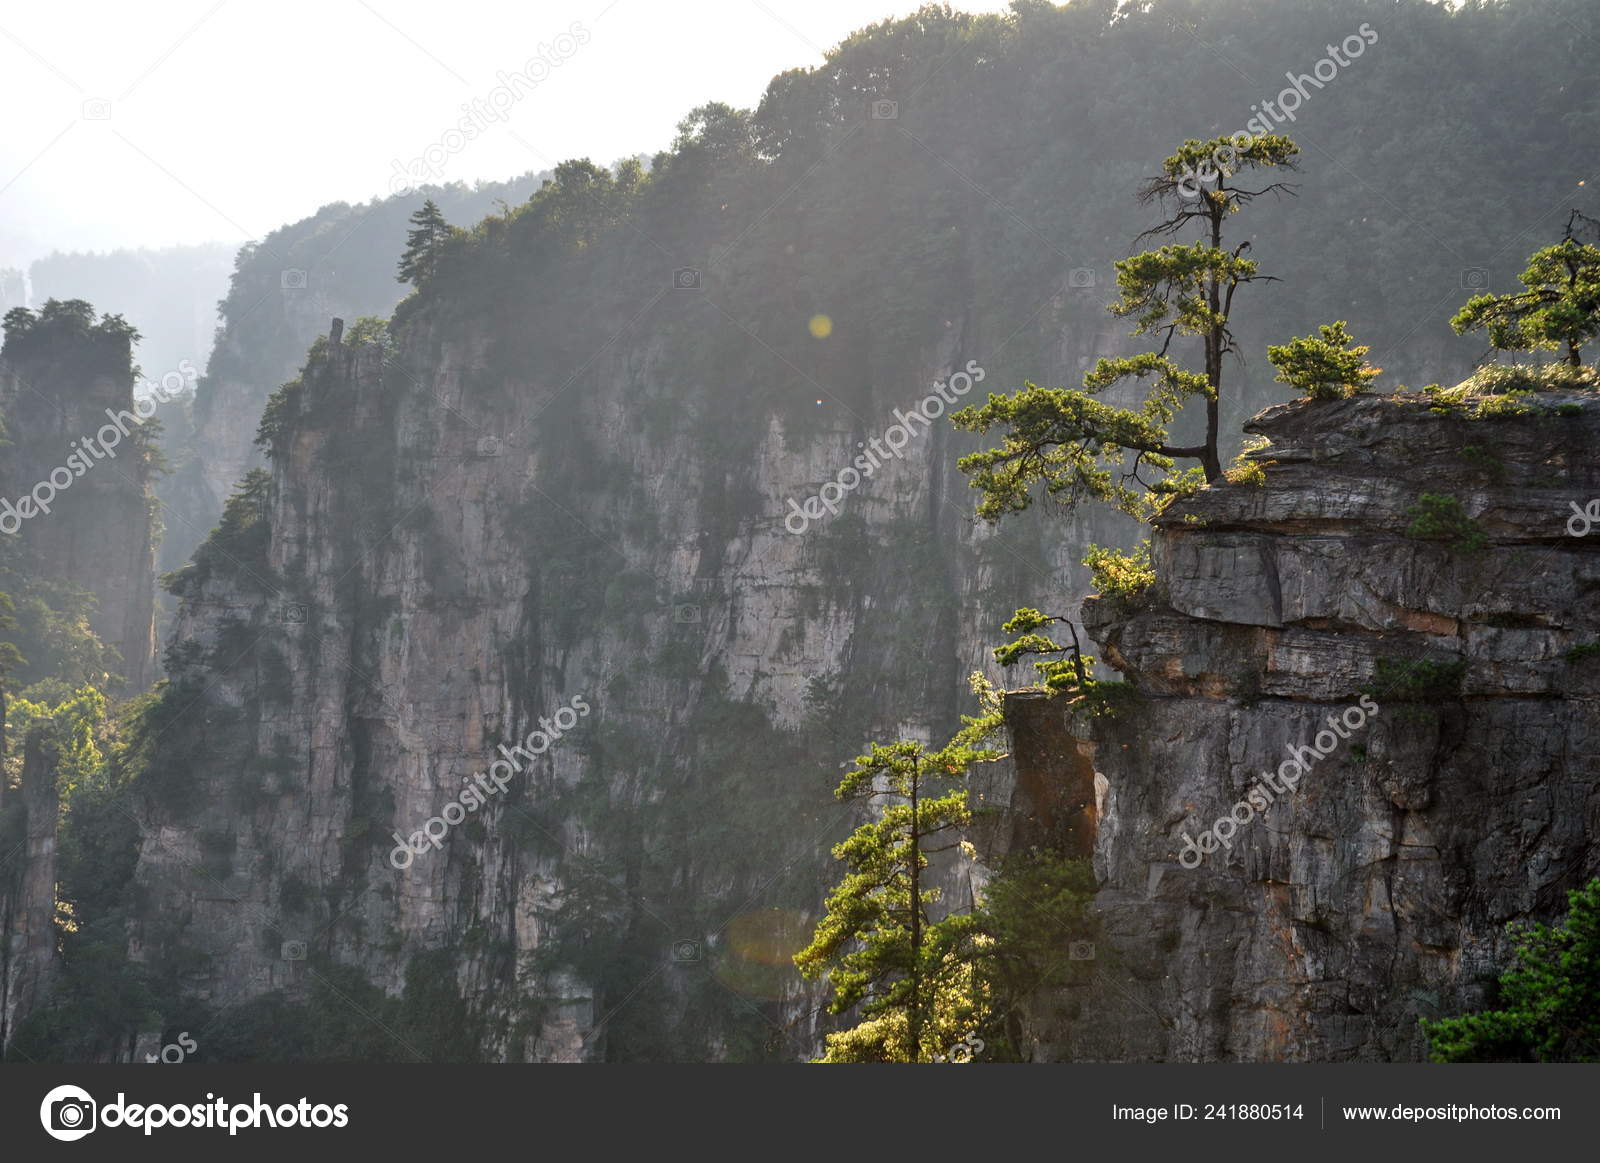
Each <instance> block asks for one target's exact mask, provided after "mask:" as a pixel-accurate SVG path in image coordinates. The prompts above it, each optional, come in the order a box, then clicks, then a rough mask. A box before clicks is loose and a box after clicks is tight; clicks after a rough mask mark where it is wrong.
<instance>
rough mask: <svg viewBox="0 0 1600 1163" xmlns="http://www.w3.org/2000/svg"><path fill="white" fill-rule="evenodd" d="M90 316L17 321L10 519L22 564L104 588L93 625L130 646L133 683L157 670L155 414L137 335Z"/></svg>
mask: <svg viewBox="0 0 1600 1163" xmlns="http://www.w3.org/2000/svg"><path fill="white" fill-rule="evenodd" d="M47 312H48V308H47ZM91 316H92V312H91ZM79 322H81V321H76V320H70V319H62V320H54V319H52V318H50V317H48V315H47V317H44V318H41V319H40V320H39V321H38V322H37V323H35V324H33V325H32V327H31V329H27V330H26V331H24V330H23V329H22V328H19V329H17V330H15V331H8V335H7V341H6V346H5V349H4V353H3V356H0V416H3V417H4V422H5V431H6V436H7V438H8V440H9V442H10V443H9V445H8V446H7V447H5V448H4V449H3V450H0V501H3V502H4V503H5V504H6V505H7V506H9V507H8V508H6V509H5V512H4V515H3V516H0V523H3V526H4V530H5V532H6V533H8V534H13V533H14V534H15V535H16V538H17V542H18V543H19V549H20V552H19V556H18V558H17V566H18V568H19V569H20V570H21V571H22V572H24V573H26V574H27V575H29V576H31V577H34V578H38V579H59V580H60V581H61V582H64V583H66V584H68V585H71V586H74V587H77V588H78V589H82V590H86V591H88V592H89V593H91V594H93V595H94V597H95V600H96V603H97V607H96V609H95V611H94V612H93V614H92V615H91V616H90V623H91V625H92V627H93V629H94V630H95V632H96V633H97V634H98V635H99V637H100V639H101V640H102V641H103V642H105V643H106V644H107V645H109V646H112V647H114V648H115V649H116V650H117V651H118V653H119V654H120V655H121V656H122V662H121V666H120V674H121V676H122V677H123V679H124V680H125V681H126V687H125V688H124V690H125V691H127V692H130V693H131V692H137V691H140V690H143V689H144V688H145V687H147V686H149V685H150V683H151V682H152V681H154V678H155V673H154V670H155V598H154V594H155V548H154V540H155V531H154V518H153V517H152V514H151V500H150V491H149V483H150V481H149V475H150V474H149V467H148V463H147V461H146V458H145V453H144V447H143V445H144V436H145V433H144V432H142V431H141V429H140V424H141V422H142V419H143V418H146V417H148V415H150V413H148V412H147V413H145V414H144V416H141V415H139V414H137V413H136V412H135V408H134V398H133V370H132V363H131V357H130V353H129V340H128V337H127V335H126V334H125V333H123V332H121V331H120V330H119V329H117V328H114V327H109V326H108V325H107V324H92V323H84V324H82V325H81V326H80V325H78V324H79ZM108 322H109V321H108ZM91 445H92V447H93V449H94V451H90V448H89V446H91ZM40 502H42V505H41V504H40ZM36 505H37V506H39V510H42V509H43V507H44V506H48V508H49V511H48V512H44V511H39V510H36V509H35V506H36ZM23 509H26V510H27V513H26V514H24V513H23V512H22V510H23ZM30 514H31V515H30Z"/></svg>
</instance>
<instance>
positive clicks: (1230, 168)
mask: <svg viewBox="0 0 1600 1163" xmlns="http://www.w3.org/2000/svg"><path fill="white" fill-rule="evenodd" d="M1299 152H1300V151H1299V148H1298V147H1297V146H1296V145H1295V144H1294V142H1292V141H1290V140H1289V139H1288V138H1287V137H1283V136H1280V135H1263V136H1260V137H1253V138H1250V139H1249V140H1248V141H1247V142H1245V143H1243V144H1240V143H1239V142H1238V139H1237V138H1222V137H1219V138H1216V139H1214V140H1211V141H1194V140H1190V141H1186V142H1184V143H1183V145H1182V147H1180V148H1179V150H1178V151H1177V152H1176V153H1174V154H1173V155H1172V156H1170V157H1168V158H1167V159H1166V161H1165V162H1163V163H1162V167H1161V172H1160V173H1158V174H1155V175H1154V176H1153V177H1151V178H1149V179H1147V180H1146V182H1145V183H1144V185H1143V186H1142V187H1141V188H1140V190H1139V200H1140V202H1141V203H1144V204H1146V205H1148V204H1152V203H1154V204H1158V205H1161V206H1163V207H1166V208H1168V211H1169V213H1168V216H1167V217H1166V218H1165V219H1163V220H1162V221H1161V222H1159V223H1157V224H1156V225H1155V226H1152V227H1151V228H1150V229H1149V230H1146V231H1145V232H1144V233H1143V234H1142V235H1140V239H1146V238H1155V237H1171V236H1175V235H1177V234H1180V233H1182V232H1183V231H1184V230H1186V229H1188V228H1190V227H1196V226H1197V227H1199V229H1200V231H1201V234H1202V238H1201V239H1200V241H1198V242H1193V243H1176V242H1173V243H1167V244H1166V245H1164V246H1161V247H1158V248H1157V249H1155V250H1147V251H1145V252H1144V253H1142V254H1136V255H1133V256H1132V257H1130V258H1125V259H1122V260H1121V261H1119V262H1118V263H1117V264H1116V271H1117V290H1118V291H1119V292H1120V297H1119V298H1118V299H1117V301H1116V302H1115V303H1113V304H1111V307H1110V310H1111V313H1112V314H1113V315H1115V316H1117V317H1118V318H1132V319H1133V321H1134V328H1133V332H1132V333H1133V334H1134V335H1150V336H1154V337H1155V338H1157V339H1159V340H1160V346H1159V347H1157V348H1156V350H1154V351H1149V352H1144V353H1142V354H1140V355H1133V356H1123V357H1118V358H1112V359H1101V360H1099V361H1098V362H1097V363H1096V364H1095V366H1094V368H1093V369H1092V370H1091V371H1090V372H1089V373H1088V375H1086V376H1085V377H1084V381H1083V388H1082V390H1075V389H1071V388H1040V387H1035V386H1034V385H1033V384H1032V383H1029V384H1027V385H1026V386H1025V387H1024V388H1023V390H1022V391H1020V392H1018V393H1016V394H1015V395H1012V396H990V397H989V401H988V403H986V404H983V405H980V406H976V407H972V408H966V409H963V410H962V411H960V412H958V413H956V415H955V416H954V417H953V418H952V419H953V420H954V422H955V424H956V425H957V426H958V427H960V428H965V429H968V430H970V431H973V432H983V433H986V432H988V431H989V430H990V429H994V428H998V429H1001V430H1002V431H1003V432H1004V440H1003V442H1002V443H1001V445H1000V447H999V448H992V449H987V450H984V451H982V452H975V453H973V454H971V455H970V456H966V457H963V458H962V460H961V470H962V471H963V472H965V473H967V474H969V475H970V476H972V478H973V480H972V483H973V486H974V487H975V488H977V489H978V490H980V491H981V492H982V494H983V499H982V500H981V501H980V502H979V505H978V512H979V514H980V515H981V516H983V517H985V518H988V519H989V520H998V519H999V518H1000V517H1002V516H1004V515H1005V514H1007V513H1015V512H1020V511H1022V510H1024V509H1026V508H1027V507H1028V506H1029V504H1030V503H1031V493H1032V490H1033V486H1034V485H1036V484H1037V485H1043V486H1044V490H1045V492H1046V493H1047V494H1048V495H1049V496H1051V497H1053V498H1055V499H1056V500H1057V501H1060V502H1062V503H1064V504H1066V505H1069V506H1070V505H1074V504H1076V503H1077V502H1079V501H1081V500H1084V499H1086V498H1089V499H1095V500H1101V501H1107V502H1110V503H1111V504H1114V505H1116V506H1117V507H1118V508H1121V509H1123V510H1125V511H1126V512H1129V513H1132V514H1134V515H1143V514H1144V512H1145V511H1146V506H1147V497H1148V494H1150V493H1162V492H1167V493H1170V492H1172V491H1174V490H1175V489H1177V488H1180V487H1182V484H1181V478H1183V477H1185V476H1186V475H1187V474H1186V473H1185V472H1180V471H1177V470H1176V468H1175V466H1176V463H1177V462H1178V461H1180V460H1195V461H1198V462H1199V470H1200V472H1201V473H1202V474H1203V476H1204V480H1205V481H1207V482H1211V481H1214V480H1216V479H1217V478H1218V477H1220V476H1221V475H1222V458H1221V454H1220V452H1219V450H1218V430H1219V424H1220V420H1219V402H1220V400H1221V393H1222V386H1223V368H1224V363H1225V360H1226V359H1227V357H1228V356H1230V355H1232V356H1235V357H1237V356H1238V354H1239V347H1238V344H1237V342H1236V341H1235V338H1234V333H1233V330H1232V327H1231V316H1232V314H1233V301H1234V296H1235V295H1236V294H1237V293H1238V292H1239V290H1240V288H1242V287H1246V286H1249V285H1250V284H1252V283H1259V282H1266V281H1270V280H1272V279H1273V276H1271V275H1265V274H1262V273H1261V271H1260V269H1259V267H1258V265H1257V264H1256V262H1255V260H1253V259H1249V258H1246V257H1245V254H1246V252H1247V251H1248V250H1249V249H1250V243H1249V242H1248V241H1244V242H1240V243H1238V244H1237V245H1235V246H1233V247H1232V248H1231V249H1230V248H1229V247H1228V246H1227V245H1226V244H1225V241H1224V238H1223V226H1224V225H1225V224H1226V222H1227V220H1228V219H1229V217H1231V216H1232V215H1234V214H1237V213H1238V212H1239V211H1241V210H1243V209H1245V208H1246V207H1248V206H1249V205H1250V204H1251V203H1252V202H1254V201H1255V200H1256V199H1257V198H1260V197H1262V196H1263V195H1266V194H1284V193H1292V191H1293V188H1292V187H1291V186H1290V185H1289V184H1288V183H1285V182H1282V181H1274V180H1265V181H1264V182H1263V183H1262V184H1260V186H1259V188H1252V187H1253V186H1255V184H1256V183H1255V181H1254V180H1253V177H1252V176H1253V175H1254V174H1255V173H1256V172H1257V171H1268V172H1269V173H1270V172H1271V171H1276V170H1280V169H1292V168H1294V164H1295V158H1296V157H1297V156H1298V154H1299ZM1185 337H1190V338H1198V339H1200V340H1201V342H1202V345H1203V356H1202V361H1203V362H1202V367H1201V369H1200V370H1194V369H1192V368H1188V367H1185V366H1184V365H1183V364H1181V363H1179V362H1178V360H1177V359H1176V358H1175V357H1174V353H1173V345H1174V343H1175V342H1176V341H1178V340H1179V339H1182V338H1185ZM1130 378H1131V379H1134V380H1138V381H1148V382H1149V388H1148V390H1147V394H1146V396H1145V401H1144V404H1143V405H1142V406H1141V407H1139V408H1119V407H1116V406H1114V405H1111V404H1106V403H1102V402H1101V401H1100V400H1099V399H1098V398H1097V397H1099V396H1100V395H1102V394H1103V393H1104V392H1106V391H1107V390H1108V389H1110V388H1113V387H1115V386H1117V385H1118V384H1120V383H1122V382H1123V381H1124V380H1127V379H1130ZM1194 397H1200V398H1202V399H1204V400H1205V402H1206V419H1205V434H1204V438H1203V439H1202V440H1201V441H1200V442H1198V443H1192V444H1181V443H1178V442H1177V441H1176V440H1175V439H1174V437H1173V436H1172V434H1171V429H1172V425H1173V422H1174V421H1175V420H1176V419H1177V416H1178V413H1179V412H1180V411H1181V410H1182V409H1183V407H1184V405H1185V404H1187V403H1188V402H1189V401H1190V400H1191V399H1193V398H1194ZM1130 454H1131V460H1130ZM1146 470H1148V471H1150V472H1152V473H1154V474H1157V475H1156V476H1155V478H1154V479H1152V480H1148V481H1147V480H1146V479H1145V477H1144V476H1143V475H1142V474H1143V472H1144V471H1146ZM1188 472H1189V473H1192V472H1193V470H1192V469H1191V470H1188Z"/></svg>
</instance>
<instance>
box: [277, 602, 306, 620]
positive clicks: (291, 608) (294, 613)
mask: <svg viewBox="0 0 1600 1163" xmlns="http://www.w3.org/2000/svg"><path fill="white" fill-rule="evenodd" d="M278 617H279V619H280V620H281V621H282V622H283V624H284V625H285V626H304V625H305V624H306V608H305V606H304V605H302V604H301V603H299V602H290V603H289V604H288V605H287V606H285V607H283V609H282V610H281V611H279V614H278Z"/></svg>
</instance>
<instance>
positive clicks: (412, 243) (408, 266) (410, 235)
mask: <svg viewBox="0 0 1600 1163" xmlns="http://www.w3.org/2000/svg"><path fill="white" fill-rule="evenodd" d="M410 221H411V227H412V228H411V230H409V231H408V232H407V233H406V249H405V251H404V253H402V254H401V255H400V273H399V275H398V276H397V281H399V282H402V283H410V284H411V285H412V286H414V287H420V286H421V285H422V284H423V283H424V282H426V281H427V279H428V278H429V277H430V276H431V275H432V274H433V270H434V266H435V265H436V264H437V263H438V260H439V250H440V248H441V247H442V246H443V245H444V241H445V239H447V238H449V237H450V235H451V233H452V231H451V226H450V224H449V223H448V222H446V221H445V220H444V212H443V211H442V210H440V209H439V207H438V204H437V203H435V202H434V200H433V199H432V198H429V199H428V200H427V201H425V202H424V203H423V204H422V209H420V210H418V211H417V212H416V213H414V214H412V215H411V219H410Z"/></svg>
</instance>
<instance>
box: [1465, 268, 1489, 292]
mask: <svg viewBox="0 0 1600 1163" xmlns="http://www.w3.org/2000/svg"><path fill="white" fill-rule="evenodd" d="M1461 289H1462V290H1463V291H1487V290H1488V289H1489V272H1488V271H1486V270H1484V269H1483V268H1482V267H1467V268H1466V269H1465V270H1463V271H1462V272H1461Z"/></svg>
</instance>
